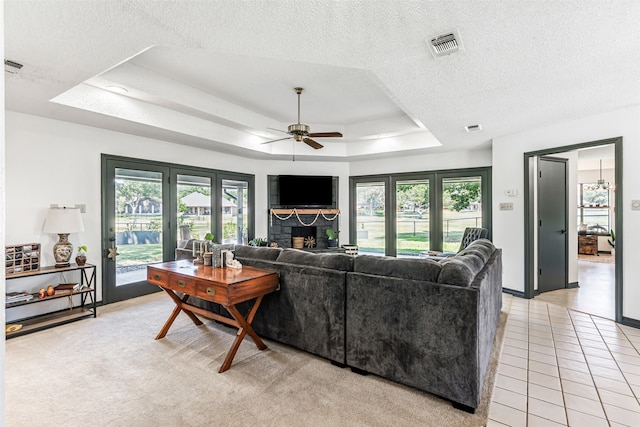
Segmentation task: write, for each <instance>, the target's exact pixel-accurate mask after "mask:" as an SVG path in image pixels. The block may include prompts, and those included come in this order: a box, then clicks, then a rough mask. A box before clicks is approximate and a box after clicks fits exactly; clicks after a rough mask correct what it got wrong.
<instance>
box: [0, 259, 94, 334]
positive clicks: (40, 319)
mask: <svg viewBox="0 0 640 427" xmlns="http://www.w3.org/2000/svg"><path fill="white" fill-rule="evenodd" d="M66 271H79V272H80V285H84V287H83V288H82V289H79V290H75V291H74V290H69V291H65V292H58V293H57V294H55V295H51V296H46V297H45V298H43V299H39V298H38V294H37V293H35V294H33V298H32V299H30V300H29V301H18V302H12V303H8V304H7V303H5V310H9V309H13V308H16V307H22V306H25V305H29V304H38V303H42V302H45V301H51V300H57V299H60V298H68V299H69V307H68V308H66V309H64V310H59V311H55V312H48V313H45V314H40V315H36V316H32V317H27V318H24V319H19V320H13V321H10V322H7V323H8V324H21V325H22V328H21V329H19V330H17V331H14V332H7V333H6V337H7V338H13V337H17V336H20V335H25V334H29V333H31V332H36V331H40V330H43V329H48V328H52V327H54V326H58V325H62V324H65V323H70V322H75V321H76V320H80V319H86V318H89V317H94V318H95V317H96V316H97V311H96V298H97V295H96V287H97V286H96V285H97V280H96V266H95V265H93V264H85V265H83V266H79V265H76V264H71V265H70V266H69V267H62V268H55V267H43V268H41V269H40V270H37V271H22V272H20V273H14V274H10V275H7V276H6V280H7V281H9V280H12V279H20V278H26V277H35V276H43V275H47V274H55V273H63V272H66ZM76 295H78V296H79V297H80V298H79V299H80V304H79V305H78V306H76V305H75V304H74V301H73V298H74V296H76Z"/></svg>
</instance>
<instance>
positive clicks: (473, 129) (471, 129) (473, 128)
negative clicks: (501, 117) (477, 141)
mask: <svg viewBox="0 0 640 427" xmlns="http://www.w3.org/2000/svg"><path fill="white" fill-rule="evenodd" d="M464 129H465V130H466V131H467V132H478V131H481V130H482V125H481V124H477V125H469V126H465V127H464Z"/></svg>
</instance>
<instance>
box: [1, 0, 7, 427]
mask: <svg viewBox="0 0 640 427" xmlns="http://www.w3.org/2000/svg"><path fill="white" fill-rule="evenodd" d="M0 22H4V8H3V7H0ZM0 53H1V54H2V57H3V58H4V31H2V32H0ZM0 107H2V111H4V79H2V81H0ZM5 179H6V178H5V124H4V115H2V117H0V247H1V248H4V244H5V243H4V242H5V226H4V224H5V190H6V186H5V182H6V181H5ZM3 251H4V249H3ZM3 253H4V252H3ZM0 292H2V293H3V294H4V292H5V281H4V268H3V269H2V271H0ZM1 311H2V314H0V322H2V323H0V324H2V325H4V324H5V311H4V310H1ZM0 340H2V342H1V343H0V384H2V385H3V386H0V426H4V424H5V420H4V414H5V410H4V408H5V387H4V384H5V382H4V377H5V374H4V366H5V364H4V361H5V357H4V350H5V334H2V337H0Z"/></svg>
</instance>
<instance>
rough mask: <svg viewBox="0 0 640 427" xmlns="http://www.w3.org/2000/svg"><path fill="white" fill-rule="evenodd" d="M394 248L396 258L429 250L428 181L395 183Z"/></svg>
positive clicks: (416, 254)
mask: <svg viewBox="0 0 640 427" xmlns="http://www.w3.org/2000/svg"><path fill="white" fill-rule="evenodd" d="M396 248H397V249H396V253H397V256H418V255H419V253H420V252H422V251H427V250H429V180H426V179H425V180H412V181H398V182H397V183H396Z"/></svg>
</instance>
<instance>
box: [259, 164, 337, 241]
mask: <svg viewBox="0 0 640 427" xmlns="http://www.w3.org/2000/svg"><path fill="white" fill-rule="evenodd" d="M268 180H269V194H268V196H269V210H271V209H278V208H280V205H279V204H278V196H279V194H278V176H277V175H269V177H268ZM337 206H338V177H333V206H332V207H331V208H327V209H322V211H324V212H325V215H324V216H326V217H327V218H333V217H334V216H335V214H333V213H332V214H330V213H328V212H327V211H328V210H329V209H337ZM310 210H312V211H313V212H314V213H313V214H299V215H298V216H299V217H300V220H298V218H297V217H296V215H295V214H294V215H292V216H291V217H290V218H289V219H287V220H284V221H283V220H280V219H278V218H277V217H276V216H275V215H272V214H271V213H269V227H268V232H269V234H268V236H267V241H268V242H269V244H271V243H272V242H275V243H277V244H278V246H279V247H281V248H291V247H293V244H292V239H291V238H292V237H306V236H313V237H314V238H315V239H316V247H315V249H326V248H327V244H328V243H327V240H328V239H327V229H328V228H333V229H334V230H335V231H338V224H339V222H338V217H336V219H334V220H332V221H331V220H327V219H325V218H324V217H323V215H318V216H317V219H316V212H317V210H316V209H310ZM279 216H280V217H286V216H289V215H288V214H287V215H279ZM314 220H315V221H314ZM301 222H302V223H304V224H302V223H301ZM311 223H313V224H311ZM306 224H309V226H306ZM305 230H307V232H306V233H305Z"/></svg>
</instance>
